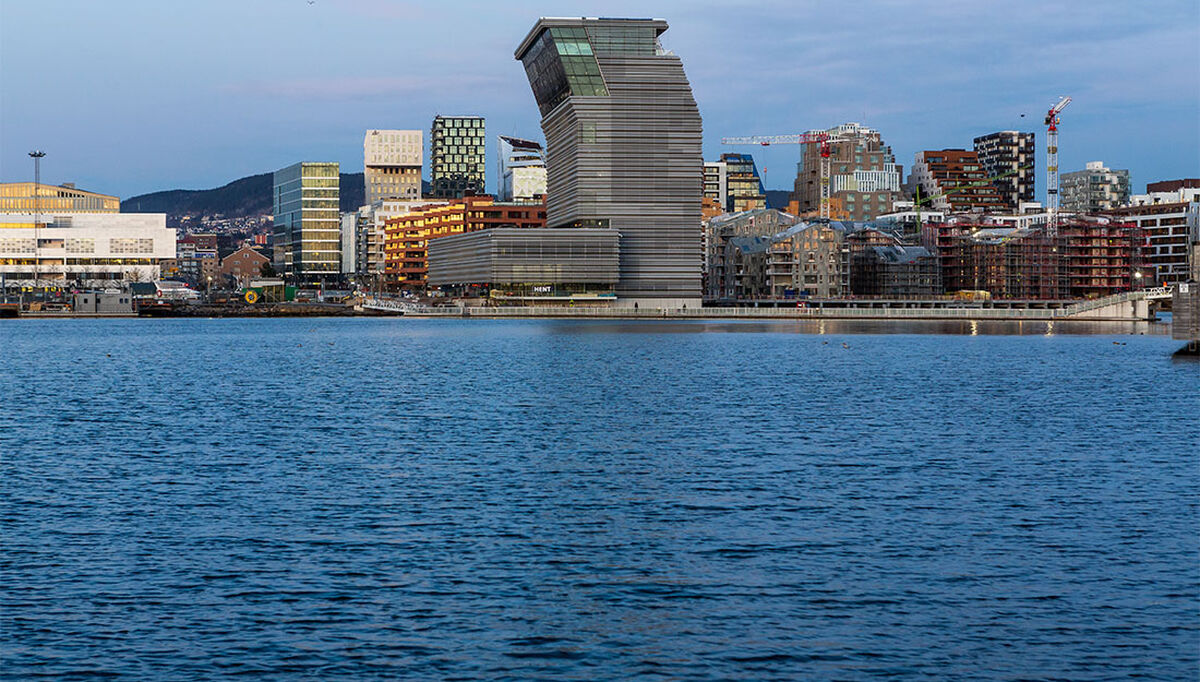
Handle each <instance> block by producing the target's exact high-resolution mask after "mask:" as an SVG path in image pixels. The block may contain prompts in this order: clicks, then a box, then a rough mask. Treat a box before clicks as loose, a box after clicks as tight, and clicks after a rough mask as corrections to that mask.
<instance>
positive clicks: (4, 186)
mask: <svg viewBox="0 0 1200 682" xmlns="http://www.w3.org/2000/svg"><path fill="white" fill-rule="evenodd" d="M34 188H35V185H34V183H32V182H5V183H0V212H3V213H34V212H35V211H36V212H38V213H119V212H120V211H121V200H120V199H118V198H117V197H114V196H109V195H107V194H97V193H95V192H86V191H84V190H81V189H75V188H74V187H73V186H67V185H61V186H60V185H47V184H45V183H42V184H40V185H36V188H37V191H36V192H35V191H34Z"/></svg>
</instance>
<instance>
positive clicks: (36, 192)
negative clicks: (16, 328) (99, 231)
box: [29, 149, 46, 289]
mask: <svg viewBox="0 0 1200 682" xmlns="http://www.w3.org/2000/svg"><path fill="white" fill-rule="evenodd" d="M45 155H46V152H44V151H42V150H40V149H35V150H33V151H31V152H29V156H30V158H32V159H33V288H34V289H36V288H37V285H38V279H39V277H38V266H39V265H40V264H41V254H40V247H41V239H39V236H40V233H39V232H38V227H39V225H38V223H39V221H40V220H41V215H40V211H39V208H40V202H41V187H42V157H44V156H45Z"/></svg>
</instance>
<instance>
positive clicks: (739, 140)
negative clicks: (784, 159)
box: [721, 130, 846, 220]
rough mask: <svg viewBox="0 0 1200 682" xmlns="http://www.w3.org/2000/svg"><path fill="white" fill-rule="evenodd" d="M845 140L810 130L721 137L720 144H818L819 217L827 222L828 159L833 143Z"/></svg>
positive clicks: (766, 145) (767, 145)
mask: <svg viewBox="0 0 1200 682" xmlns="http://www.w3.org/2000/svg"><path fill="white" fill-rule="evenodd" d="M845 139H846V138H843V137H835V136H833V135H830V134H829V133H827V132H824V131H821V130H810V131H808V132H807V133H799V134H797V135H751V136H749V137H722V138H721V144H757V145H760V146H763V147H769V146H771V145H773V144H819V145H821V210H820V216H821V218H822V219H824V220H829V214H830V211H829V203H830V202H829V175H830V172H829V167H830V162H829V157H830V154H831V147H832V144H833V143H834V142H844V141H845Z"/></svg>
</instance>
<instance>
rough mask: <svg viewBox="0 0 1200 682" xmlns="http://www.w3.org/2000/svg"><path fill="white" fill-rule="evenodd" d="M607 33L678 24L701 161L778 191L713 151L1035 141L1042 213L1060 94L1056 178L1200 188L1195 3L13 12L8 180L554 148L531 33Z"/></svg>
mask: <svg viewBox="0 0 1200 682" xmlns="http://www.w3.org/2000/svg"><path fill="white" fill-rule="evenodd" d="M596 15H603V16H655V17H662V18H665V19H667V20H668V21H669V22H670V24H671V29H670V30H669V31H668V32H667V33H666V35H665V36H664V43H665V45H666V47H667V48H668V49H671V50H673V51H675V52H676V53H677V54H678V55H680V56H681V57H682V58H683V63H684V67H685V69H686V70H687V73H688V76H689V79H690V80H691V83H692V87H693V89H694V90H695V94H696V100H697V102H698V103H699V106H700V112H701V114H702V115H703V117H704V140H705V144H704V151H705V158H708V159H712V158H716V157H717V156H719V155H720V154H721V152H722V151H750V152H751V153H753V154H754V155H755V157H756V159H758V160H759V165H760V167H764V168H765V169H766V171H765V177H766V182H767V186H768V187H769V188H772V189H790V187H791V184H792V179H793V177H794V174H795V161H796V159H797V157H798V149H797V148H796V147H787V146H784V147H772V148H770V149H763V148H745V147H742V148H722V146H721V144H720V138H721V137H722V136H728V135H751V134H782V133H792V132H800V131H803V130H807V129H811V128H825V127H830V126H833V125H836V124H838V123H842V122H846V121H858V122H861V123H864V124H866V125H869V126H872V127H874V128H877V129H879V130H880V131H881V132H882V134H883V136H884V139H885V141H886V142H887V143H889V144H890V145H892V147H893V149H894V151H895V152H896V156H897V160H898V161H899V162H900V163H902V164H904V166H905V169H906V171H907V169H908V167H909V166H910V165H911V163H912V158H913V154H914V153H915V152H917V151H919V150H922V149H942V148H956V147H958V148H961V147H968V148H969V147H970V145H971V139H972V138H973V137H974V136H976V135H980V134H983V133H987V132H992V131H995V130H1004V129H1019V130H1031V131H1036V132H1037V133H1038V139H1037V146H1038V155H1039V158H1038V175H1039V178H1038V182H1039V187H1038V191H1039V195H1038V198H1039V199H1041V198H1042V195H1041V192H1043V191H1044V186H1043V180H1044V177H1043V176H1044V170H1045V169H1044V166H1045V160H1044V156H1043V155H1044V151H1045V146H1044V139H1043V136H1042V134H1043V133H1044V129H1043V126H1042V125H1041V118H1042V116H1043V115H1044V113H1045V110H1046V109H1047V108H1048V107H1049V105H1051V104H1052V103H1053V102H1055V101H1057V99H1058V96H1059V95H1063V94H1069V95H1071V96H1072V97H1074V99H1075V101H1074V103H1073V104H1072V105H1071V106H1070V108H1068V109H1067V111H1066V112H1065V113H1064V115H1063V124H1062V126H1061V139H1060V154H1061V161H1060V165H1061V167H1062V170H1063V171H1070V170H1077V169H1080V168H1082V167H1083V165H1084V163H1085V162H1087V161H1093V160H1102V161H1104V162H1106V164H1107V165H1108V166H1110V167H1115V168H1128V169H1130V171H1131V172H1132V176H1133V187H1134V191H1136V192H1141V191H1143V190H1144V186H1145V183H1147V182H1153V181H1155V180H1161V179H1172V178H1180V177H1198V176H1200V2H1197V0H1181V1H1177V2H1139V3H1131V2H1127V1H1094V2H1070V3H1067V2H1058V3H1056V2H1045V1H1042V2H1031V1H1027V0H1006V1H1005V2H999V1H992V0H988V1H979V2H971V1H958V2H915V1H906V2H901V1H896V2H892V1H863V2H858V3H844V2H832V1H824V2H813V1H806V0H792V1H790V2H789V1H781V2H774V1H772V0H759V1H755V2H739V1H737V0H724V1H720V2H710V1H708V0H701V1H698V2H655V1H653V0H649V1H643V2H629V1H625V0H617V1H612V0H606V1H605V2H603V3H577V2H556V3H551V2H529V1H525V0H511V1H509V2H494V1H493V2H486V3H472V2H442V3H429V2H419V3H418V2H391V1H387V0H315V1H314V3H313V4H311V5H310V4H308V0H192V1H191V2H184V1H182V0H112V1H110V2H95V1H93V0H0V179H3V180H5V181H14V180H23V179H29V178H30V177H31V176H32V174H33V170H32V162H31V160H30V159H29V158H28V157H27V156H26V153H27V152H28V151H29V150H31V149H35V148H40V149H44V150H45V151H46V152H47V153H48V156H47V157H46V158H45V160H44V161H43V166H42V168H43V178H44V180H45V181H46V182H54V183H58V182H64V181H66V182H70V181H74V182H76V183H77V184H78V185H79V186H80V187H83V188H86V189H93V190H96V191H100V192H106V193H111V194H117V195H119V196H121V197H128V196H132V195H135V194H140V193H143V192H150V191H155V190H160V189H172V188H190V189H202V188H208V187H216V186H220V185H222V184H224V183H226V182H228V181H230V180H233V179H236V178H239V177H242V176H244V175H250V174H253V173H261V172H265V171H270V170H274V169H276V168H279V167H282V166H284V165H287V164H290V163H293V162H295V161H299V160H321V161H326V160H329V161H339V162H340V163H341V164H342V169H343V171H345V172H354V171H360V170H361V169H362V136H363V131H364V130H366V129H368V128H419V129H423V130H425V131H428V129H429V123H430V119H431V118H432V117H433V116H434V115H435V114H437V113H444V114H479V115H483V116H486V117H487V119H488V133H489V137H490V138H491V139H489V149H488V152H489V154H491V152H492V148H493V144H492V143H493V141H494V135H496V134H514V135H519V136H525V137H532V138H535V139H541V137H542V136H541V129H540V127H539V114H538V111H537V107H536V106H535V104H534V101H533V96H532V94H531V93H530V91H529V85H528V82H527V81H526V79H525V74H524V71H523V69H522V68H521V65H520V63H518V62H517V61H515V60H514V59H513V57H512V53H513V50H514V49H515V48H516V46H517V44H518V43H519V42H520V40H521V39H522V38H523V37H524V35H525V33H526V32H527V31H528V30H529V28H530V27H531V26H532V25H533V22H534V21H535V20H536V18H537V17H539V16H596ZM1021 114H1025V117H1024V118H1021ZM426 136H428V132H426ZM488 172H489V179H488V182H489V185H493V178H491V177H490V176H491V175H494V160H489V166H488Z"/></svg>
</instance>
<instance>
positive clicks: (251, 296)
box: [246, 289, 258, 303]
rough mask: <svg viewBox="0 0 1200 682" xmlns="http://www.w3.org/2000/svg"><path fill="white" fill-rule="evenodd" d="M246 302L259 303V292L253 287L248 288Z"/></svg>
mask: <svg viewBox="0 0 1200 682" xmlns="http://www.w3.org/2000/svg"><path fill="white" fill-rule="evenodd" d="M246 303H258V292H257V291H255V290H253V289H247V290H246Z"/></svg>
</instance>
